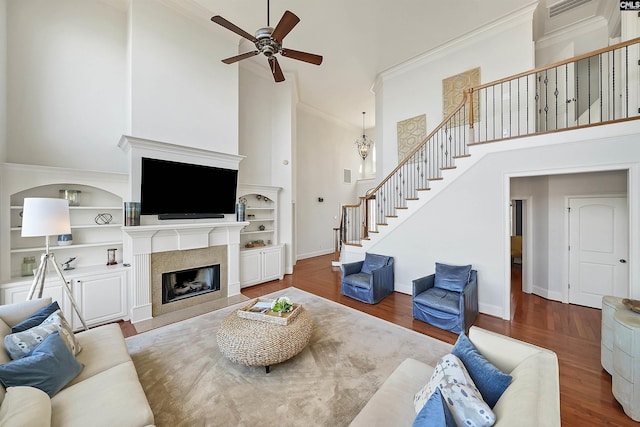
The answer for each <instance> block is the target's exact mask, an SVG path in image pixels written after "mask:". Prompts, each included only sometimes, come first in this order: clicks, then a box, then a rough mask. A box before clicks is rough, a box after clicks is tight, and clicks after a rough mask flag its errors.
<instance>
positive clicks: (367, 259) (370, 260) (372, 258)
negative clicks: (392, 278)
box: [360, 253, 389, 274]
mask: <svg viewBox="0 0 640 427" xmlns="http://www.w3.org/2000/svg"><path fill="white" fill-rule="evenodd" d="M388 260H389V257H388V256H385V255H377V254H370V253H366V254H365V256H364V263H362V269H361V270H360V271H361V272H362V273H367V274H371V272H372V271H373V270H377V269H379V268H381V267H384V266H385V265H387V262H388Z"/></svg>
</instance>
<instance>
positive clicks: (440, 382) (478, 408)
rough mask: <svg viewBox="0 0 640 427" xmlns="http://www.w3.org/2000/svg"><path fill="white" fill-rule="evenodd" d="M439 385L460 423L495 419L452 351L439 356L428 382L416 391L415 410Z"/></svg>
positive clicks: (487, 422) (476, 423)
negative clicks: (441, 356)
mask: <svg viewBox="0 0 640 427" xmlns="http://www.w3.org/2000/svg"><path fill="white" fill-rule="evenodd" d="M436 389H438V390H440V393H441V394H442V398H443V399H444V401H445V402H446V404H447V406H448V407H449V410H450V411H451V415H452V416H453V418H454V419H455V422H456V424H457V425H464V426H469V427H472V426H478V427H480V426H482V427H488V426H492V425H493V424H494V423H495V421H496V417H495V414H494V413H493V412H492V411H491V408H489V405H487V404H486V403H485V402H484V400H482V395H481V394H480V392H479V391H478V389H477V388H476V386H475V385H474V384H473V380H472V379H471V376H469V373H468V372H467V370H466V368H465V367H464V365H463V363H462V362H461V361H460V359H458V358H457V357H456V356H454V355H453V354H447V355H445V356H444V357H443V358H442V359H440V361H439V362H438V364H437V365H436V367H435V369H434V371H433V374H432V375H431V378H430V379H429V382H428V383H427V384H426V385H425V386H424V387H423V388H422V389H421V390H420V391H419V392H418V393H417V394H416V396H415V398H414V406H415V409H416V414H419V413H420V411H421V410H422V407H423V406H424V404H425V403H426V402H427V400H429V398H430V397H431V395H432V394H433V393H434V391H435V390H436Z"/></svg>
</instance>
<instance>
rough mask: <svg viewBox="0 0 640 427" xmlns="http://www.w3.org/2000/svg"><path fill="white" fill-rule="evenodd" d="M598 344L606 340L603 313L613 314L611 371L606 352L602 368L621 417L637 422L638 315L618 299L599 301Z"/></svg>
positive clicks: (639, 406)
mask: <svg viewBox="0 0 640 427" xmlns="http://www.w3.org/2000/svg"><path fill="white" fill-rule="evenodd" d="M602 308H603V311H602V323H603V328H602V343H603V346H604V345H605V342H608V341H609V338H608V337H606V336H605V335H606V334H607V333H610V332H609V331H608V330H605V316H606V315H607V312H606V310H609V312H610V310H611V308H614V313H613V329H612V332H613V353H612V355H613V363H612V366H611V371H609V369H607V366H606V365H607V362H606V361H605V355H606V351H605V349H604V348H603V351H602V357H603V358H602V365H603V367H604V368H605V369H606V370H607V371H608V372H610V373H611V382H612V392H613V396H614V397H615V398H616V400H617V401H618V402H619V403H620V405H622V408H623V409H624V412H625V414H627V415H628V416H629V417H631V419H633V420H634V421H640V314H638V313H634V312H633V311H631V310H630V309H628V308H627V307H625V306H624V305H623V304H622V299H621V298H615V297H610V296H605V297H603V299H602Z"/></svg>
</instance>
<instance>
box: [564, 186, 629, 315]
mask: <svg viewBox="0 0 640 427" xmlns="http://www.w3.org/2000/svg"><path fill="white" fill-rule="evenodd" d="M628 227H629V222H628V208H627V198H626V197H598V198H574V199H569V302H570V303H572V304H579V305H585V306H588V307H594V308H601V307H602V296H604V295H614V296H618V297H623V298H624V297H628V295H629V268H628V264H627V256H628V250H629V249H628V248H629V244H628V240H629V233H628Z"/></svg>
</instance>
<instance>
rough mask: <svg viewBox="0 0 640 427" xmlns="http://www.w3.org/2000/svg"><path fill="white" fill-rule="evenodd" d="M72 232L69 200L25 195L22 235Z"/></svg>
mask: <svg viewBox="0 0 640 427" xmlns="http://www.w3.org/2000/svg"><path fill="white" fill-rule="evenodd" d="M69 233H71V221H70V220H69V201H68V200H67V199H45V198H39V197H25V199H24V205H23V209H22V237H36V236H53V235H56V234H69Z"/></svg>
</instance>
